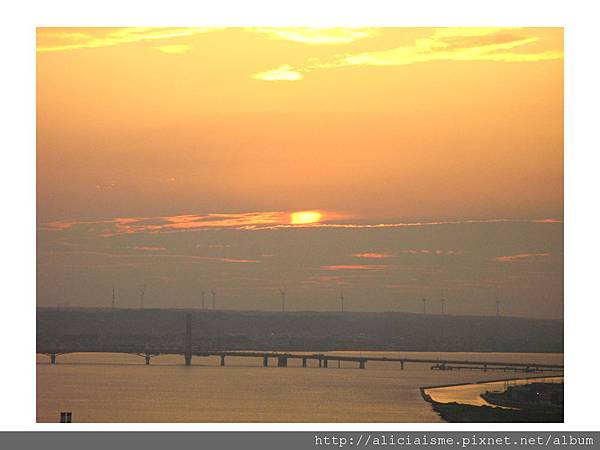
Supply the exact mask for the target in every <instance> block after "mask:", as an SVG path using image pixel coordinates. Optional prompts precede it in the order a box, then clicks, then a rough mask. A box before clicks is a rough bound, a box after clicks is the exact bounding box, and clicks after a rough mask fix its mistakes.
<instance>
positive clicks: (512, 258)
mask: <svg viewBox="0 0 600 450" xmlns="http://www.w3.org/2000/svg"><path fill="white" fill-rule="evenodd" d="M549 256H550V253H519V254H517V255H506V256H496V257H495V258H494V261H499V262H508V263H511V262H518V261H531V260H535V259H539V258H547V257H549Z"/></svg>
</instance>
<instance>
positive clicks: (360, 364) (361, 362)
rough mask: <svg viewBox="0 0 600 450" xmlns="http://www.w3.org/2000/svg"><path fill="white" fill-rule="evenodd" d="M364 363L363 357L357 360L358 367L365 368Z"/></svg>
mask: <svg viewBox="0 0 600 450" xmlns="http://www.w3.org/2000/svg"><path fill="white" fill-rule="evenodd" d="M365 363H366V361H365V360H364V359H361V360H360V361H359V362H358V368H359V369H364V368H365Z"/></svg>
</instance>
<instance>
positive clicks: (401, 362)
mask: <svg viewBox="0 0 600 450" xmlns="http://www.w3.org/2000/svg"><path fill="white" fill-rule="evenodd" d="M400 370H404V361H400Z"/></svg>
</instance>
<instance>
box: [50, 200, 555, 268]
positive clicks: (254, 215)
mask: <svg viewBox="0 0 600 450" xmlns="http://www.w3.org/2000/svg"><path fill="white" fill-rule="evenodd" d="M321 214H322V217H323V220H324V221H325V222H318V223H310V224H292V223H291V219H290V217H291V213H290V212H285V211H271V212H247V213H237V214H233V213H232V214H217V213H211V214H184V215H176V216H156V217H115V218H112V219H97V220H58V221H53V222H48V223H45V224H43V225H42V226H41V227H40V228H39V229H40V230H47V231H67V230H74V229H77V230H79V231H85V232H89V233H95V234H97V235H99V236H104V237H110V236H116V235H123V234H136V233H145V234H159V233H175V232H183V231H201V230H219V229H237V230H257V231H258V230H275V229H286V228H365V229H366V228H405V227H425V226H440V225H465V224H495V223H544V224H548V225H551V224H561V223H562V221H561V220H559V219H542V220H539V219H501V218H500V219H468V220H441V221H428V222H396V223H371V224H369V223H328V222H326V221H327V220H335V219H337V218H340V217H342V218H343V217H344V215H343V214H340V213H336V212H332V211H323V210H321ZM429 251H430V250H414V249H409V250H404V251H403V253H412V254H416V253H427V252H429ZM431 252H435V250H432V251H431ZM439 252H441V251H439ZM452 253H457V252H453V251H451V250H450V251H446V254H452ZM375 254H376V253H370V255H375ZM438 254H440V253H438ZM356 255H358V254H355V255H354V256H356ZM363 255H369V253H363ZM381 255H383V253H382V254H381ZM392 256H393V255H392ZM357 257H360V256H357ZM362 257H367V256H362ZM371 257H372V258H375V256H371Z"/></svg>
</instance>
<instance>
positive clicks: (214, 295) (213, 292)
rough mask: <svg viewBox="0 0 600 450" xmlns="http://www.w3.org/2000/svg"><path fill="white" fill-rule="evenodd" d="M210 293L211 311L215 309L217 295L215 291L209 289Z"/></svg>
mask: <svg viewBox="0 0 600 450" xmlns="http://www.w3.org/2000/svg"><path fill="white" fill-rule="evenodd" d="M210 293H211V295H212V307H213V308H212V309H213V311H214V310H215V297H216V296H217V293H216V292H215V291H210Z"/></svg>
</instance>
